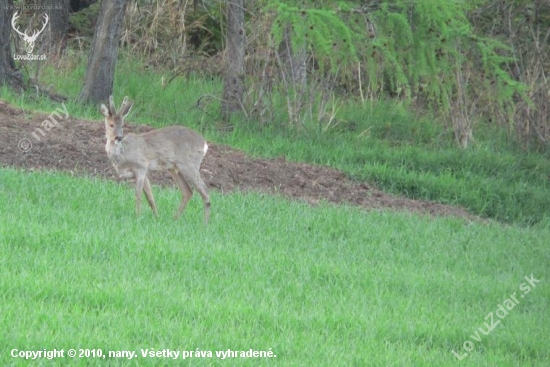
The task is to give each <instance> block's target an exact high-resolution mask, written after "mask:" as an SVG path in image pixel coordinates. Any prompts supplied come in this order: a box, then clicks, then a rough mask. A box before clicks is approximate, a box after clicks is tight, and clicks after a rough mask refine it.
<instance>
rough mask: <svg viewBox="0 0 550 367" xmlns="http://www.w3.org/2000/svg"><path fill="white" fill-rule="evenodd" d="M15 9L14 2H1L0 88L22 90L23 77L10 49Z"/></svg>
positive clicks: (10, 0) (1, 0)
mask: <svg viewBox="0 0 550 367" xmlns="http://www.w3.org/2000/svg"><path fill="white" fill-rule="evenodd" d="M13 8H14V7H13V0H0V86H1V85H8V86H10V87H11V88H13V89H15V90H22V89H23V76H22V75H21V73H20V72H19V71H18V69H17V68H16V67H15V61H14V60H13V56H12V52H11V47H10V34H11V17H12V15H13Z"/></svg>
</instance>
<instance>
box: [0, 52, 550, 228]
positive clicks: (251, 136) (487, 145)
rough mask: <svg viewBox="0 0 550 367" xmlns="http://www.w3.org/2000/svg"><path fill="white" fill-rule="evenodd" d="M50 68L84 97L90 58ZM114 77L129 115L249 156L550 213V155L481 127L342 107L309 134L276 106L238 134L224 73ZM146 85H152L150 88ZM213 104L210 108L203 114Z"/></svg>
mask: <svg viewBox="0 0 550 367" xmlns="http://www.w3.org/2000/svg"><path fill="white" fill-rule="evenodd" d="M75 57H76V56H75V55H73V56H72V58H67V60H65V62H67V63H68V65H65V66H62V67H58V68H49V69H45V70H46V74H45V77H44V83H45V84H49V83H52V84H53V85H55V86H56V87H57V89H58V90H59V91H60V92H62V93H65V94H67V95H70V96H76V95H78V92H79V89H80V80H81V79H82V77H83V74H84V65H85V63H84V60H82V61H81V62H74V61H68V60H75V59H78V58H75ZM117 67H118V69H117V76H116V81H115V85H116V90H115V96H116V101H117V102H118V103H120V101H121V100H122V97H123V96H124V95H129V96H131V97H132V99H134V100H135V101H136V104H135V105H134V108H133V111H132V115H131V116H130V119H129V120H130V121H133V122H137V123H146V124H150V125H153V126H166V125H172V124H175V123H183V124H186V125H188V126H191V127H194V128H196V129H199V130H201V131H202V132H203V133H204V134H205V136H206V137H207V138H208V139H209V140H213V141H216V142H220V143H227V144H230V145H232V146H234V147H236V148H240V149H243V150H245V151H246V152H248V153H249V154H252V155H257V156H264V157H278V156H281V155H284V156H286V158H287V159H288V160H292V161H305V162H313V163H317V164H323V165H330V166H333V167H336V168H338V169H340V170H342V171H344V172H346V173H347V174H348V175H349V176H350V177H353V178H356V179H358V180H368V181H371V182H375V183H377V184H378V185H379V186H380V187H381V188H383V189H385V190H387V191H390V192H393V193H398V194H402V195H407V196H409V197H412V198H421V199H431V200H437V201H440V202H443V203H447V204H453V205H461V206H464V207H466V208H468V209H469V210H470V211H471V212H472V213H474V214H478V215H481V216H485V217H490V218H495V219H497V220H500V221H504V222H508V223H521V224H534V223H537V222H539V221H541V220H543V218H545V217H546V218H547V217H548V216H549V213H550V211H549V210H548V208H550V180H549V179H548V177H549V175H550V159H548V155H546V156H545V155H544V154H537V153H525V152H523V151H518V150H516V148H514V147H513V146H512V145H511V144H510V143H509V142H507V141H506V139H505V138H504V137H499V136H497V134H495V131H492V130H490V129H486V130H483V129H482V127H479V128H477V129H476V136H477V137H478V144H477V145H476V146H474V147H473V148H472V149H469V150H467V151H460V150H458V149H456V148H455V147H454V143H453V142H452V141H451V139H450V137H449V135H448V134H446V133H444V132H443V130H442V129H441V128H440V127H439V125H437V124H435V123H433V122H432V121H430V120H428V119H419V118H415V117H413V116H411V114H409V113H407V112H406V110H405V108H403V107H402V106H399V105H396V104H395V103H388V104H385V103H379V104H377V105H365V106H363V105H361V104H357V103H351V102H350V103H347V104H344V105H343V106H342V108H341V109H340V113H339V115H338V118H337V119H336V121H337V123H336V126H335V127H334V128H331V129H328V131H326V132H323V130H322V127H319V126H317V125H315V123H313V122H308V125H307V126H306V128H305V129H304V131H302V132H300V133H296V131H294V130H291V131H288V130H287V129H286V128H285V126H286V122H285V108H284V106H283V107H281V110H280V111H275V113H274V116H275V117H274V120H273V121H272V122H271V124H269V125H267V126H263V127H261V129H260V128H258V124H257V123H255V122H244V121H240V120H239V119H238V118H237V119H235V121H234V123H235V124H236V125H237V126H236V128H235V129H234V130H233V132H230V133H223V132H219V131H218V130H217V129H216V125H217V123H218V122H217V120H218V117H219V116H218V111H219V105H218V102H217V101H216V100H215V99H212V98H203V99H202V100H201V103H200V108H198V107H197V101H198V99H199V98H200V97H201V96H204V95H214V96H215V95H218V94H219V93H220V91H221V85H220V83H219V81H217V80H215V79H214V80H207V79H204V78H198V77H194V76H190V77H187V78H183V77H179V78H176V79H174V80H173V81H172V82H171V83H170V84H168V85H167V86H165V87H163V84H166V81H167V80H170V79H171V76H170V75H169V74H167V73H163V72H156V71H154V70H150V69H146V68H144V67H142V66H141V65H140V64H139V63H136V62H133V61H127V60H121V61H120V62H119V64H118V66H117ZM144 86H146V87H144ZM1 95H2V97H3V98H6V99H9V100H10V101H12V102H14V103H15V104H17V105H20V106H26V107H25V108H29V109H33V110H34V109H41V110H43V111H45V112H48V113H49V112H51V111H52V110H53V109H54V108H55V107H57V106H56V105H54V104H52V103H49V102H47V101H44V100H40V101H39V102H38V104H36V103H35V102H32V103H30V104H29V100H28V98H26V97H15V96H13V95H10V93H9V92H7V91H6V90H3V91H2V94H1ZM67 109H68V111H69V113H70V114H71V115H72V116H79V117H84V118H88V119H95V120H100V115H99V113H98V110H97V106H90V107H82V106H80V105H78V104H75V103H73V102H69V103H68V104H67ZM205 111H206V112H205Z"/></svg>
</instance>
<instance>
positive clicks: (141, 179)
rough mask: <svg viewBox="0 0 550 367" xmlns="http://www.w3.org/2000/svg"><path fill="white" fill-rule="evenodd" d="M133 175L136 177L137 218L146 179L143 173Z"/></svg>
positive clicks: (139, 212) (138, 172)
mask: <svg viewBox="0 0 550 367" xmlns="http://www.w3.org/2000/svg"><path fill="white" fill-rule="evenodd" d="M134 175H135V176H136V214H137V215H138V216H139V215H140V214H141V192H142V191H143V185H144V183H145V179H146V178H147V177H146V172H145V171H137V172H134Z"/></svg>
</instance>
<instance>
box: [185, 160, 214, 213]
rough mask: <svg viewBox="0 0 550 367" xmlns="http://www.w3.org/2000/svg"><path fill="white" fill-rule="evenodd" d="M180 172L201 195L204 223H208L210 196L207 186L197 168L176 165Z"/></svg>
mask: <svg viewBox="0 0 550 367" xmlns="http://www.w3.org/2000/svg"><path fill="white" fill-rule="evenodd" d="M178 168H179V171H180V173H181V174H182V175H183V177H184V178H185V181H187V182H188V183H190V184H191V185H193V186H194V187H195V189H197V191H198V192H199V194H200V195H201V198H202V201H203V203H204V223H206V224H208V221H209V220H210V196H209V195H208V188H207V187H206V184H205V183H204V181H203V180H202V178H201V174H200V171H199V168H198V167H196V168H193V169H185V167H183V166H180V165H178Z"/></svg>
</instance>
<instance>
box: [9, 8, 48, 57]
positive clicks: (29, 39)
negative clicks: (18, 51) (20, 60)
mask: <svg viewBox="0 0 550 367" xmlns="http://www.w3.org/2000/svg"><path fill="white" fill-rule="evenodd" d="M18 13H19V12H18V11H16V12H15V14H13V17H12V18H11V26H12V27H13V29H14V30H15V31H16V32H17V33H19V35H20V36H21V37H23V41H25V43H26V44H27V46H26V47H25V49H26V50H27V54H30V53H32V50H33V49H34V42H36V39H37V38H38V36H39V35H40V33H42V32H43V31H44V29H46V26H47V25H48V20H49V18H48V14H44V23H43V25H42V29H41V30H39V31H34V32H33V34H32V36H29V35H27V32H24V33H23V32H21V31H20V30H19V29H18V28H17V25H16V24H15V22H16V20H17V18H19V15H18Z"/></svg>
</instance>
